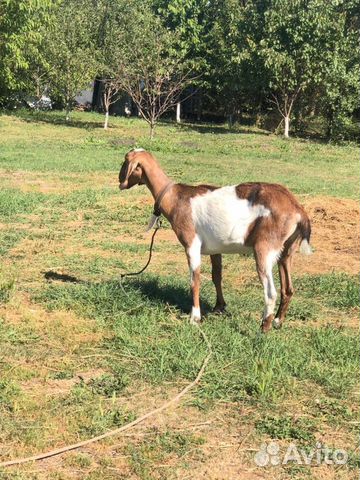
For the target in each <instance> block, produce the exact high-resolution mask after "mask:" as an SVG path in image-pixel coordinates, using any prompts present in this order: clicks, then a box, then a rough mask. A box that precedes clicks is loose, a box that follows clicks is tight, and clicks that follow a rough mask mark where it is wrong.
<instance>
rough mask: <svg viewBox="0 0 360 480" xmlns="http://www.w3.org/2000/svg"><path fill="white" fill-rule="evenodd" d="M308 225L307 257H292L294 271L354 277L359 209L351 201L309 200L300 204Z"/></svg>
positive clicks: (331, 199) (325, 198)
mask: <svg viewBox="0 0 360 480" xmlns="http://www.w3.org/2000/svg"><path fill="white" fill-rule="evenodd" d="M302 203H303V205H304V207H305V209H306V211H307V213H308V214H309V216H310V219H311V224H312V235H311V245H312V246H313V249H314V253H313V255H311V256H308V257H307V256H304V255H300V254H299V253H297V254H296V257H297V258H296V259H295V266H294V270H295V271H300V272H301V273H310V274H316V273H329V272H332V271H339V272H346V273H350V274H357V273H358V272H359V252H360V240H359V230H360V209H359V204H358V202H356V201H355V200H350V199H340V198H333V197H325V196H324V197H311V198H306V199H303V201H302Z"/></svg>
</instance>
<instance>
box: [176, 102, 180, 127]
mask: <svg viewBox="0 0 360 480" xmlns="http://www.w3.org/2000/svg"><path fill="white" fill-rule="evenodd" d="M180 122H181V103H180V102H177V104H176V123H180Z"/></svg>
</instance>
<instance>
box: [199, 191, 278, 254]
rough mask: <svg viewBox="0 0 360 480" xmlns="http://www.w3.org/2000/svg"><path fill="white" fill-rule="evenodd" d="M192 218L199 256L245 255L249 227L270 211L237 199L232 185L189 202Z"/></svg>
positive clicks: (261, 206)
mask: <svg viewBox="0 0 360 480" xmlns="http://www.w3.org/2000/svg"><path fill="white" fill-rule="evenodd" d="M191 211H192V218H193V222H194V225H195V230H196V233H197V235H198V237H199V239H200V242H201V253H203V254H205V255H210V254H215V253H245V252H246V253H247V251H249V250H250V249H249V248H248V247H245V246H244V242H245V239H246V236H247V232H248V228H249V226H250V225H251V224H252V223H253V222H254V221H255V220H256V219H257V218H259V217H267V216H269V215H270V210H268V209H267V208H265V207H264V205H261V204H258V205H253V204H251V203H250V202H249V201H248V200H246V199H241V198H239V197H238V196H237V194H236V190H235V185H234V186H230V187H223V188H219V189H217V190H214V191H209V192H208V193H206V194H205V195H198V196H196V197H194V198H192V199H191Z"/></svg>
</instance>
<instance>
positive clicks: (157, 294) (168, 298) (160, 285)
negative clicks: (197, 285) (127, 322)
mask: <svg viewBox="0 0 360 480" xmlns="http://www.w3.org/2000/svg"><path fill="white" fill-rule="evenodd" d="M131 285H133V286H134V287H135V288H136V289H138V290H140V291H141V294H142V295H143V296H144V297H146V298H148V299H149V300H150V301H155V302H161V303H163V304H168V305H172V306H174V307H176V308H177V309H178V310H180V312H181V313H190V310H191V305H192V301H191V293H190V288H186V287H185V286H183V285H174V284H172V283H169V282H167V281H166V280H165V279H164V278H162V279H161V282H160V281H159V280H158V279H157V278H149V277H145V278H141V279H135V280H134V279H133V280H131ZM201 303H202V304H201V307H202V310H204V311H209V310H210V309H211V307H210V304H209V303H208V302H207V301H206V300H204V301H202V302H201Z"/></svg>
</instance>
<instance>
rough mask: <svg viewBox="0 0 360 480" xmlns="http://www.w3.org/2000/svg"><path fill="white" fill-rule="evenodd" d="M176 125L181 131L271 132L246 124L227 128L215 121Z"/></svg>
mask: <svg viewBox="0 0 360 480" xmlns="http://www.w3.org/2000/svg"><path fill="white" fill-rule="evenodd" d="M177 127H178V128H179V129H181V130H183V131H189V130H192V131H194V132H198V133H202V134H206V133H210V134H221V135H223V134H226V133H236V134H249V133H252V134H256V135H265V136H269V135H270V134H271V133H270V132H267V131H265V130H260V129H255V128H251V127H248V128H247V127H246V126H240V128H239V127H236V126H235V127H231V128H229V127H228V126H226V125H223V124H222V125H218V124H216V123H214V124H209V123H204V124H201V123H186V122H184V123H181V124H180V125H177Z"/></svg>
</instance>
